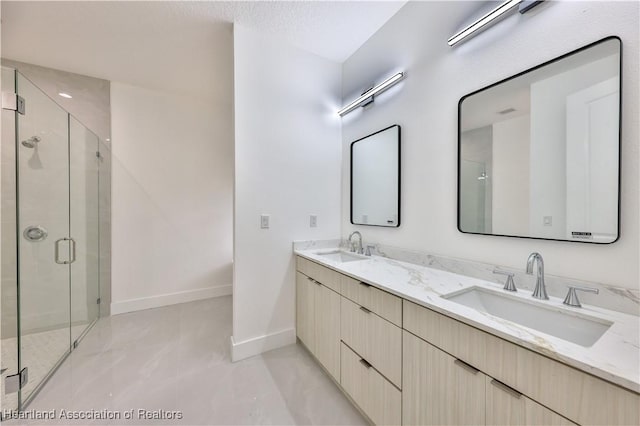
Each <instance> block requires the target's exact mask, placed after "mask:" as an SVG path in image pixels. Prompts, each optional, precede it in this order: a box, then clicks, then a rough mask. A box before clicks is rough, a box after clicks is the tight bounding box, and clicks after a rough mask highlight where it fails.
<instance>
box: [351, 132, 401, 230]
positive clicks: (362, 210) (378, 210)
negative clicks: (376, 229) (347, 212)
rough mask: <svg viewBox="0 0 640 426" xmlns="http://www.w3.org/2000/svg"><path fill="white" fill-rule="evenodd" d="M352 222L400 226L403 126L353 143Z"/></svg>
mask: <svg viewBox="0 0 640 426" xmlns="http://www.w3.org/2000/svg"><path fill="white" fill-rule="evenodd" d="M351 223H352V224H354V225H373V226H388V227H398V226H400V126H398V125H395V126H391V127H387V128H386V129H383V130H380V131H378V132H376V133H373V134H371V135H369V136H366V137H364V138H362V139H358V140H357V141H355V142H353V143H352V144H351Z"/></svg>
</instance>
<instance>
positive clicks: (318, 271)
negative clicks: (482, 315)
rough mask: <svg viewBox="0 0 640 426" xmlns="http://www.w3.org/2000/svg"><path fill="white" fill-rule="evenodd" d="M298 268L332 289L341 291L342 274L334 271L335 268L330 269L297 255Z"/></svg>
mask: <svg viewBox="0 0 640 426" xmlns="http://www.w3.org/2000/svg"><path fill="white" fill-rule="evenodd" d="M296 269H297V270H298V271H299V272H302V273H303V274H305V275H306V276H308V277H310V278H312V279H314V280H316V281H318V282H319V283H321V284H323V285H325V286H327V287H329V288H330V289H331V290H333V291H336V292H338V293H340V276H341V275H342V274H340V273H338V272H336V271H334V270H333V269H329V268H327V267H324V266H322V265H319V264H317V263H315V262H312V261H311V260H308V259H305V258H304V257H300V256H297V257H296Z"/></svg>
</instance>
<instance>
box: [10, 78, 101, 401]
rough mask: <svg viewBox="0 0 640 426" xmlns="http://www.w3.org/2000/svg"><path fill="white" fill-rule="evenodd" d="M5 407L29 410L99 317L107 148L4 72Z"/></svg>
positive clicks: (23, 82) (29, 85) (48, 100)
mask: <svg viewBox="0 0 640 426" xmlns="http://www.w3.org/2000/svg"><path fill="white" fill-rule="evenodd" d="M2 92H3V109H2V159H1V161H2V163H1V166H2V211H1V213H2V229H1V231H2V234H1V235H2V252H1V253H2V293H1V295H2V311H1V315H2V330H1V333H2V335H1V338H2V342H1V343H2V345H1V349H2V354H1V356H2V358H1V362H2V409H3V410H15V409H23V408H24V407H25V406H26V405H27V404H28V403H29V402H30V400H31V399H32V398H33V397H34V396H35V394H36V393H37V391H38V390H39V388H40V387H41V386H42V385H43V384H44V383H45V382H46V380H47V379H48V377H49V376H50V375H51V374H53V372H54V371H55V370H56V368H57V367H58V365H59V364H60V363H61V362H62V361H63V360H64V359H65V358H66V357H67V355H68V354H69V353H70V352H71V351H72V350H73V349H74V348H75V347H76V346H77V344H78V342H79V341H80V339H81V338H82V337H83V335H84V333H86V332H87V331H88V330H89V329H90V328H91V326H92V325H93V324H94V323H95V322H96V320H97V319H98V317H99V316H100V261H101V260H100V220H101V217H100V214H101V209H100V197H101V194H100V188H101V185H100V176H101V174H100V168H101V167H102V166H101V163H102V162H103V157H104V155H103V153H102V151H104V149H105V148H104V146H105V145H104V144H103V143H102V142H101V141H100V139H99V138H98V136H96V135H95V134H94V133H93V132H91V131H90V130H89V129H88V128H87V127H86V126H84V125H83V124H82V123H80V121H78V120H77V119H76V118H75V117H73V116H72V115H71V114H69V113H68V112H67V111H65V110H64V109H63V108H62V107H61V106H59V105H58V104H57V103H56V102H54V101H53V100H52V99H51V98H50V97H48V96H47V95H46V94H45V93H44V92H43V91H42V90H40V89H39V88H38V87H36V86H35V85H34V84H33V83H32V82H31V81H29V79H27V78H26V77H24V76H23V75H22V74H21V73H20V72H18V71H16V70H14V69H9V68H6V67H3V68H2Z"/></svg>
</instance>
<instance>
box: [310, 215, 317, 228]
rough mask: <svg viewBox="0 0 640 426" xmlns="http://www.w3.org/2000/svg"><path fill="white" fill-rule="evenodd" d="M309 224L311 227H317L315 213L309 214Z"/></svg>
mask: <svg viewBox="0 0 640 426" xmlns="http://www.w3.org/2000/svg"><path fill="white" fill-rule="evenodd" d="M309 226H310V227H311V228H317V227H318V216H317V215H315V214H312V215H311V216H309Z"/></svg>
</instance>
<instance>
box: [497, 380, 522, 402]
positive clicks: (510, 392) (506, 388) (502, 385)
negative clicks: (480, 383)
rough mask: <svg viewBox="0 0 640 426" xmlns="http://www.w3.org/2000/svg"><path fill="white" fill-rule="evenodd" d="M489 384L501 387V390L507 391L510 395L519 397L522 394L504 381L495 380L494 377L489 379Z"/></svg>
mask: <svg viewBox="0 0 640 426" xmlns="http://www.w3.org/2000/svg"><path fill="white" fill-rule="evenodd" d="M491 384H492V385H493V386H495V387H497V388H499V389H502V390H503V391H505V392H506V393H508V394H509V395H511V396H514V397H516V398H518V399H519V398H520V397H521V396H522V394H521V393H520V392H518V391H517V390H515V389H513V388H512V387H510V386H507V385H505V384H504V383H502V382H500V381H498V380H496V379H491Z"/></svg>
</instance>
